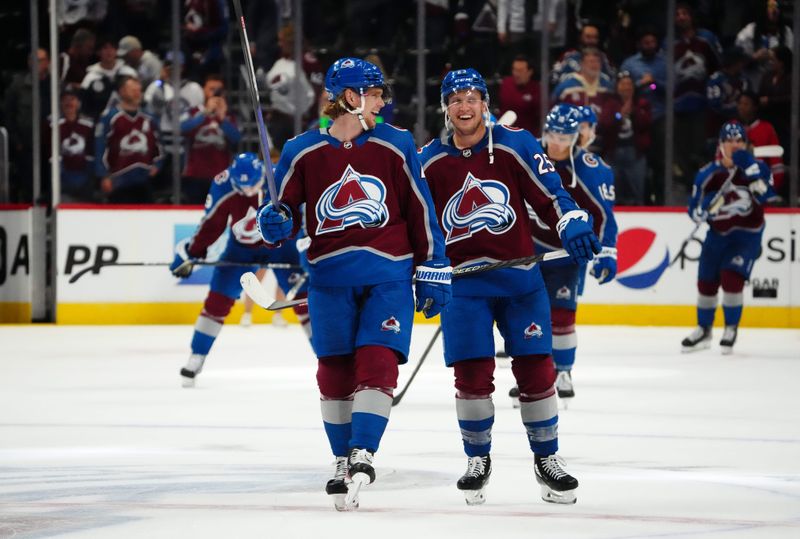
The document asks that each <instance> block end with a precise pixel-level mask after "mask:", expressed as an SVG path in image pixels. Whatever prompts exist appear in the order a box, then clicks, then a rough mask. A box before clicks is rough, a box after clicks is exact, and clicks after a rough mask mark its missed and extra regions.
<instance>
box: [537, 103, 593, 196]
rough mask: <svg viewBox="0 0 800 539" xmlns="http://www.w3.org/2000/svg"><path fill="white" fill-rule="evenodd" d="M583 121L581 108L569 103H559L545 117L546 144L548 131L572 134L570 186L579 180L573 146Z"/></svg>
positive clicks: (543, 138) (544, 138)
mask: <svg viewBox="0 0 800 539" xmlns="http://www.w3.org/2000/svg"><path fill="white" fill-rule="evenodd" d="M582 121H584V120H583V114H581V111H580V109H579V108H578V107H576V106H575V105H570V104H568V103H559V104H558V105H556V106H554V107H553V108H552V109H550V112H549V113H548V114H547V116H546V117H545V119H544V136H543V137H542V142H543V143H544V145H545V146H546V145H547V134H548V133H554V134H557V135H569V136H570V144H569V146H570V149H569V162H570V167H571V168H572V181H571V182H570V187H575V185H576V182H577V181H578V180H577V177H576V175H575V161H574V156H573V154H574V152H573V151H572V148H573V147H574V146H575V143H576V142H577V141H578V131H579V129H580V125H581V122H582Z"/></svg>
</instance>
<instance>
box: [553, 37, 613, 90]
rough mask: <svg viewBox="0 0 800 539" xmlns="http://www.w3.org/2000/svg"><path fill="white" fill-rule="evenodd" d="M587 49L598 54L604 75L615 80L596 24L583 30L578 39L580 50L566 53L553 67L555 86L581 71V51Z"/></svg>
mask: <svg viewBox="0 0 800 539" xmlns="http://www.w3.org/2000/svg"><path fill="white" fill-rule="evenodd" d="M587 47H591V48H592V49H594V50H596V51H597V52H598V54H599V55H600V62H601V64H600V66H601V70H602V72H603V74H604V75H606V76H607V77H608V80H609V81H610V80H612V79H613V76H614V67H613V66H612V65H611V61H610V60H609V59H608V56H606V53H605V52H603V51H602V50H600V28H599V27H598V26H597V25H596V24H592V23H587V24H584V25H583V27H582V28H581V33H580V36H579V37H578V48H577V49H570V50H568V51H566V52H565V53H564V54H563V55H561V58H560V59H559V60H558V62H556V64H555V65H554V66H553V69H552V71H551V81H552V83H553V85H554V86H555V85H558V84H559V83H561V82H562V81H563V80H564V79H566V78H567V77H568V76H569V75H570V74H572V73H575V72H577V71H579V70H580V68H581V51H582V50H583V49H585V48H587Z"/></svg>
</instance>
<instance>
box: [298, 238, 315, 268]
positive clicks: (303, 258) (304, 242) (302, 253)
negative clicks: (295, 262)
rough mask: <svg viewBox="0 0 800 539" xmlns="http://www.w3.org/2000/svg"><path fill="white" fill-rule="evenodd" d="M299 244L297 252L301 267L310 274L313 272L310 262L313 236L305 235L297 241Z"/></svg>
mask: <svg viewBox="0 0 800 539" xmlns="http://www.w3.org/2000/svg"><path fill="white" fill-rule="evenodd" d="M295 245H296V246H297V254H298V255H299V257H300V267H301V268H303V271H304V272H306V275H308V274H309V273H310V272H311V266H310V265H309V263H308V248H309V247H310V246H311V238H309V237H308V236H303V237H302V238H300V239H298V240H297V241H296V242H295Z"/></svg>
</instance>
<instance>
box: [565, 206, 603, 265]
mask: <svg viewBox="0 0 800 539" xmlns="http://www.w3.org/2000/svg"><path fill="white" fill-rule="evenodd" d="M588 221H589V216H588V214H587V213H586V212H585V211H582V210H572V211H569V212H567V213H565V214H564V216H563V217H561V219H560V220H559V221H558V224H557V225H556V230H557V231H558V235H559V236H560V237H561V244H562V245H563V246H564V249H566V250H567V252H568V253H569V256H570V258H572V261H573V262H575V263H576V264H586V263H587V262H589V261H590V260H591V259H592V258H594V254H595V253H599V252H600V249H601V245H600V242H599V241H598V239H597V236H595V235H594V232H593V231H592V227H591V225H590V224H589V222H588Z"/></svg>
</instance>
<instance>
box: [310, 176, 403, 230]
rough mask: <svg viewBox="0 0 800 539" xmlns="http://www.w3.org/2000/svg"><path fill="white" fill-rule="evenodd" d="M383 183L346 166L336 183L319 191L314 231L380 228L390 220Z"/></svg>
mask: <svg viewBox="0 0 800 539" xmlns="http://www.w3.org/2000/svg"><path fill="white" fill-rule="evenodd" d="M385 200H386V186H385V185H383V182H381V181H380V180H379V179H378V178H376V177H375V176H367V175H363V174H359V173H358V172H356V171H355V170H354V169H353V167H351V166H350V165H347V169H346V170H345V171H344V174H342V177H341V178H340V179H339V181H338V182H336V183H334V184H333V185H331V186H330V187H328V188H327V189H325V192H323V193H322V196H321V197H320V198H319V201H318V202H317V208H316V214H317V221H318V222H319V224H318V225H317V234H326V233H328V232H335V231H337V230H344V229H345V228H347V227H349V226H353V225H359V226H361V228H374V227H382V226H384V225H385V224H386V223H387V222H388V221H389V208H387V207H386V203H385Z"/></svg>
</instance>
